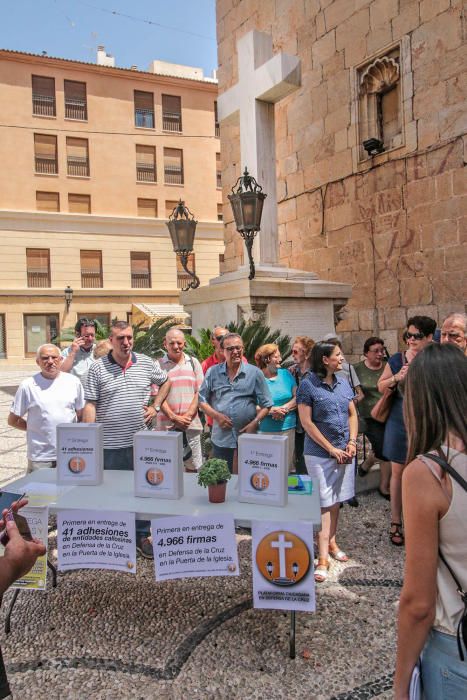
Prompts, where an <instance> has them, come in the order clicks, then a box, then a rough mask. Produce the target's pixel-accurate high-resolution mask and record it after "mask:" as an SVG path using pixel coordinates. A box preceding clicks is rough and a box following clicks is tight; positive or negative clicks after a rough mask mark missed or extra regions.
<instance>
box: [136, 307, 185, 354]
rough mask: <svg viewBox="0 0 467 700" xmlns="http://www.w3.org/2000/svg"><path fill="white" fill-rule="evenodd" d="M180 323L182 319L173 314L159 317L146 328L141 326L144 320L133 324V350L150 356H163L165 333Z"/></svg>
mask: <svg viewBox="0 0 467 700" xmlns="http://www.w3.org/2000/svg"><path fill="white" fill-rule="evenodd" d="M179 324H180V321H177V320H176V319H175V318H173V317H172V316H166V317H165V318H158V319H157V321H154V323H153V324H152V326H150V327H149V328H146V329H144V330H143V329H142V328H141V325H142V322H141V323H138V324H137V325H136V326H133V335H134V338H135V342H134V345H133V350H134V351H135V352H142V353H144V354H145V355H149V357H153V358H157V357H161V356H162V355H163V354H164V349H163V342H164V338H165V334H166V333H167V331H168V330H169V329H170V328H173V327H174V326H178V325H179Z"/></svg>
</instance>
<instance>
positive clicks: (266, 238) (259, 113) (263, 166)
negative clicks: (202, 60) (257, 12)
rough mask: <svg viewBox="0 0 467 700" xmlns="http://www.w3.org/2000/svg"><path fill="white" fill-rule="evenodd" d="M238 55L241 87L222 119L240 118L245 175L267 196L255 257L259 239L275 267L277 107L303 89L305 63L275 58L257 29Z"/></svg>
mask: <svg viewBox="0 0 467 700" xmlns="http://www.w3.org/2000/svg"><path fill="white" fill-rule="evenodd" d="M237 55H238V83H237V84H236V85H234V86H233V87H231V88H230V89H229V90H227V91H226V92H224V93H223V94H222V95H220V96H219V99H218V103H217V109H218V118H219V120H220V121H224V120H233V119H234V118H235V116H236V115H237V113H238V112H239V113H240V154H241V170H242V173H243V170H244V169H245V167H247V168H248V172H249V173H250V175H253V176H254V177H255V178H256V179H257V181H258V182H259V184H260V185H261V186H262V188H263V192H265V193H266V194H267V198H266V200H265V202H264V209H263V217H262V221H261V233H260V234H259V236H258V237H257V238H256V240H255V257H257V256H258V250H257V248H258V243H257V241H258V238H259V262H260V264H261V263H262V264H266V265H274V264H276V263H277V262H278V259H279V238H278V231H277V190H276V147H275V134H274V104H275V103H276V102H279V100H281V99H282V98H284V97H286V96H287V95H289V94H290V93H291V92H293V91H294V90H296V89H297V88H298V87H300V60H299V59H298V58H297V57H296V56H289V55H288V54H285V53H277V54H275V55H273V53H272V37H271V36H270V35H269V34H264V33H263V32H258V31H256V30H253V31H251V32H248V34H245V36H243V37H242V38H241V39H240V40H239V41H238V42H237ZM233 184H234V183H232V185H233Z"/></svg>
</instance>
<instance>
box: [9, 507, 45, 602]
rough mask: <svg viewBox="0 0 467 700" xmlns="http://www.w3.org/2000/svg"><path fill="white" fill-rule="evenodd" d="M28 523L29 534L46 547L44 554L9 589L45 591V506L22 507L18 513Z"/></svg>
mask: <svg viewBox="0 0 467 700" xmlns="http://www.w3.org/2000/svg"><path fill="white" fill-rule="evenodd" d="M19 512H20V514H21V515H23V516H24V517H25V518H26V520H27V521H28V525H29V529H30V530H31V534H32V536H33V537H35V538H36V539H38V540H40V541H41V542H42V544H44V545H45V547H46V552H45V554H44V555H43V556H41V557H38V558H37V559H36V563H35V564H34V566H33V567H32V569H31V571H28V573H27V574H25V575H24V576H23V578H19V579H18V580H17V581H15V582H14V583H13V584H12V586H11V588H20V589H21V590H30V591H31V590H35V591H45V589H46V585H47V545H48V534H49V532H48V523H49V509H48V508H47V506H29V505H27V506H24V508H21V510H20V511H19Z"/></svg>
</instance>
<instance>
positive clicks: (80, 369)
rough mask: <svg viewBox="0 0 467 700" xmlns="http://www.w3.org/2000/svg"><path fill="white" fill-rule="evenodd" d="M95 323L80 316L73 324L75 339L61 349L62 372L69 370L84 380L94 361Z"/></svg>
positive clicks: (82, 381) (81, 380)
mask: <svg viewBox="0 0 467 700" xmlns="http://www.w3.org/2000/svg"><path fill="white" fill-rule="evenodd" d="M95 340H96V323H95V321H90V320H89V319H87V318H80V319H79V321H78V322H77V323H76V325H75V339H74V341H73V342H72V344H71V345H70V347H68V348H65V350H62V357H63V362H62V367H61V370H62V372H69V373H70V374H73V375H74V376H75V377H78V379H79V380H80V382H81V383H82V384H84V380H85V378H86V375H87V373H88V371H89V368H90V366H91V365H92V363H93V362H94V357H93V352H94V348H95V347H96V343H95Z"/></svg>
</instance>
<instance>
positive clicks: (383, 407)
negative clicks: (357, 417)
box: [370, 353, 404, 423]
mask: <svg viewBox="0 0 467 700" xmlns="http://www.w3.org/2000/svg"><path fill="white" fill-rule="evenodd" d="M402 359H403V355H402V353H401V360H402ZM403 364H404V363H403V361H402V363H401V367H402V365H403ZM396 390H397V384H396V385H395V386H391V387H389V386H388V387H386V389H385V390H384V391H383V393H382V394H381V398H380V399H378V401H377V402H376V403H375V405H374V406H373V408H372V409H371V411H370V416H371V417H372V418H373V420H375V421H377V422H378V423H386V421H387V419H388V418H389V414H390V412H391V408H392V403H393V401H394V396H395V395H396Z"/></svg>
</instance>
